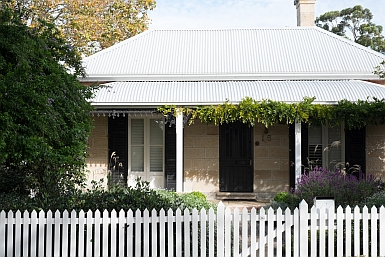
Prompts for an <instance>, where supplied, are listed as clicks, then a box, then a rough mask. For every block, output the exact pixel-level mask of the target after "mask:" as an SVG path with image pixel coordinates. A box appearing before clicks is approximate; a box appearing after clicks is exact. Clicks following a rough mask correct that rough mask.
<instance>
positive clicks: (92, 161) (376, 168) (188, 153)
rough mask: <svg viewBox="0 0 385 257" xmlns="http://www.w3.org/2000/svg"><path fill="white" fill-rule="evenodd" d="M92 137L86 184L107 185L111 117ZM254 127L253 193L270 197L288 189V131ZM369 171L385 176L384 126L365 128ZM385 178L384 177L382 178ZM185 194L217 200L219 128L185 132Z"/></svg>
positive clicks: (97, 122) (200, 126) (199, 126)
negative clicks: (193, 193) (191, 193)
mask: <svg viewBox="0 0 385 257" xmlns="http://www.w3.org/2000/svg"><path fill="white" fill-rule="evenodd" d="M94 126H95V127H94V129H93V131H92V133H91V136H90V138H89V147H90V148H89V151H88V153H89V157H88V158H87V169H88V170H89V171H90V172H89V173H87V181H88V184H89V185H90V182H91V181H92V180H95V181H99V180H100V179H101V178H104V182H105V183H106V182H107V170H108V163H107V162H108V118H107V117H95V118H94ZM263 132H264V126H263V125H261V124H257V125H256V126H254V192H255V193H256V195H257V197H258V198H262V199H268V198H271V197H272V196H273V195H274V194H275V193H276V192H280V191H287V190H289V129H288V127H287V125H275V126H272V127H270V128H269V129H268V133H267V134H264V133H263ZM366 135H367V136H366V171H367V174H372V175H374V176H376V177H383V176H384V174H385V126H374V125H368V126H367V128H366ZM383 179H384V178H383ZM183 186H184V191H186V192H191V191H201V192H203V193H205V194H207V195H208V196H209V197H212V198H214V197H215V194H216V193H217V192H218V189H219V127H218V126H214V125H212V124H210V125H207V124H204V123H201V122H199V121H195V123H194V124H193V125H191V126H188V127H185V129H184V185H183Z"/></svg>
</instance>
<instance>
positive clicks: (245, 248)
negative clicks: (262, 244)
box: [241, 208, 259, 257]
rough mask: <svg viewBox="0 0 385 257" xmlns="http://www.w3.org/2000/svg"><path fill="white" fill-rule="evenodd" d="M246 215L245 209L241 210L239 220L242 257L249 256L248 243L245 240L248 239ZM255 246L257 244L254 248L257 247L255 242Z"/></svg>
mask: <svg viewBox="0 0 385 257" xmlns="http://www.w3.org/2000/svg"><path fill="white" fill-rule="evenodd" d="M247 218H248V213H247V209H246V208H243V210H242V219H241V226H242V257H246V256H248V255H249V254H250V252H249V250H248V242H247V240H246V238H248V237H249V235H248V227H249V225H248V220H247ZM255 244H257V246H256V247H258V246H259V245H258V243H257V242H255Z"/></svg>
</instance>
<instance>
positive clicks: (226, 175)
mask: <svg viewBox="0 0 385 257" xmlns="http://www.w3.org/2000/svg"><path fill="white" fill-rule="evenodd" d="M219 134H220V137H219V191H221V192H253V185H254V167H253V128H252V127H249V126H248V125H246V124H243V123H241V122H234V123H229V124H224V125H221V126H220V127H219Z"/></svg>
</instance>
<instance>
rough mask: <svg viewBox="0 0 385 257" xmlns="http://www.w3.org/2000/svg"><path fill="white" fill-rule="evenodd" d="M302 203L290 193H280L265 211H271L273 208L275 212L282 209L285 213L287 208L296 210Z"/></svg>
mask: <svg viewBox="0 0 385 257" xmlns="http://www.w3.org/2000/svg"><path fill="white" fill-rule="evenodd" d="M300 201H301V199H299V198H298V197H297V196H296V195H293V194H291V193H288V192H279V193H277V194H276V195H275V196H274V198H273V200H272V201H271V202H270V204H269V205H268V206H266V207H265V209H269V208H270V207H271V208H273V209H274V210H277V209H278V208H281V209H282V210H283V211H284V210H286V208H289V209H290V210H294V209H295V208H296V207H298V205H299V203H300Z"/></svg>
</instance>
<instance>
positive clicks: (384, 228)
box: [378, 206, 385, 256]
mask: <svg viewBox="0 0 385 257" xmlns="http://www.w3.org/2000/svg"><path fill="white" fill-rule="evenodd" d="M378 219H379V220H380V231H379V232H380V233H379V235H380V238H379V242H381V244H380V252H379V255H380V256H385V244H384V243H383V242H385V207H384V206H381V207H380V215H379V217H378Z"/></svg>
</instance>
